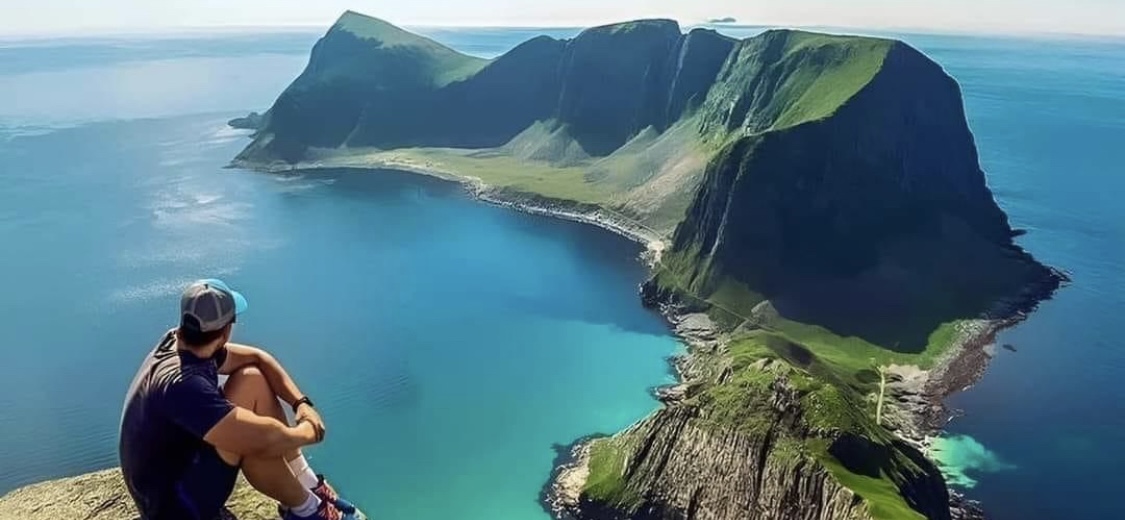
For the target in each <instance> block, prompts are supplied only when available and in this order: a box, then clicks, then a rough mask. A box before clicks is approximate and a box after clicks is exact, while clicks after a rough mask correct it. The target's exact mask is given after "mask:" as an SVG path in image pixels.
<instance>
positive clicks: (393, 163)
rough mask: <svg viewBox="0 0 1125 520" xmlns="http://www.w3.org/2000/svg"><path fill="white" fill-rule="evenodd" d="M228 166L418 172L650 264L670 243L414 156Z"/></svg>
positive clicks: (588, 210) (602, 215)
mask: <svg viewBox="0 0 1125 520" xmlns="http://www.w3.org/2000/svg"><path fill="white" fill-rule="evenodd" d="M228 168H236V169H243V170H251V171H256V172H260V173H273V174H286V173H290V174H292V173H298V172H301V171H316V170H331V169H354V170H371V171H378V170H393V171H400V172H406V173H414V174H417V175H425V176H427V177H433V178H436V179H441V180H444V181H448V182H454V183H457V184H460V185H461V186H462V187H463V188H464V189H465V191H466V193H468V194H469V196H470V197H472V198H473V199H475V200H479V201H481V202H485V203H488V204H492V205H494V206H501V207H505V208H509V209H513V210H516V211H520V212H523V213H528V214H532V215H541V216H546V217H551V218H557V219H561V220H569V221H571V222H579V223H582V224H588V225H591V226H595V227H599V228H602V229H605V230H607V231H610V232H612V233H615V234H617V235H620V236H623V237H625V238H627V239H629V240H632V241H634V242H637V243H638V244H641V245H642V246H644V247H645V252H644V253H643V256H644V260H645V262H646V263H647V264H649V265H650V266H651V265H652V264H654V263H655V262H657V261H659V259H660V254H661V253H662V252H663V251H664V249H665V248H666V247H667V246H668V243H667V241H666V240H667V239H666V237H664V236H663V235H662V234H661V233H659V232H658V231H656V230H654V229H651V228H649V227H647V226H645V225H644V224H641V223H640V222H636V221H634V220H631V219H629V218H627V217H624V216H622V215H619V214H615V213H613V212H611V211H609V210H607V209H605V208H602V207H600V206H596V205H593V204H583V203H580V202H574V201H568V200H562V199H552V198H547V197H542V196H538V195H534V194H529V193H522V192H515V191H511V190H505V189H500V188H496V187H493V186H490V185H488V184H486V183H485V182H484V181H482V180H481V179H480V178H477V177H473V176H469V175H461V174H458V173H455V172H452V171H447V170H442V169H439V168H436V167H434V165H432V164H418V163H416V162H414V161H410V160H393V159H384V160H377V161H371V160H370V159H369V158H366V157H362V156H343V157H339V158H335V159H331V160H320V161H302V162H299V163H293V164H290V163H279V162H275V163H268V164H263V163H257V162H252V161H245V160H239V159H235V160H234V161H231V163H230V165H229V166H228Z"/></svg>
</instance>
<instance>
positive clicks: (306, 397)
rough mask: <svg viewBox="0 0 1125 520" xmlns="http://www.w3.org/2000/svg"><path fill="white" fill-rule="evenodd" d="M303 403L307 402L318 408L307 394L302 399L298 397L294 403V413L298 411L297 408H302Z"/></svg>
mask: <svg viewBox="0 0 1125 520" xmlns="http://www.w3.org/2000/svg"><path fill="white" fill-rule="evenodd" d="M303 404H307V405H309V406H311V407H313V408H316V405H314V404H313V402H312V399H309V396H307V395H306V396H304V397H302V398H300V399H297V400H296V401H295V402H294V403H293V413H297V409H298V408H300V407H301V405H303Z"/></svg>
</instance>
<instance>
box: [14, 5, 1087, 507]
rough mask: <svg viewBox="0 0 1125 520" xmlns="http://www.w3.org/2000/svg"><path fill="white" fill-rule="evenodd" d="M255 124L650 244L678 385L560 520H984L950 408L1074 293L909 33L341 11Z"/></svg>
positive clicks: (298, 143) (554, 498) (309, 146)
mask: <svg viewBox="0 0 1125 520" xmlns="http://www.w3.org/2000/svg"><path fill="white" fill-rule="evenodd" d="M720 22H721V23H726V22H725V21H721V20H720V21H719V22H716V23H720ZM254 123H256V124H254V125H253V129H254V130H255V133H254V136H253V140H252V142H251V144H250V145H249V146H247V148H246V149H245V150H244V151H243V152H242V153H240V154H239V155H238V156H237V157H236V158H235V159H234V161H233V163H232V164H233V165H234V166H236V167H241V168H250V169H256V170H261V171H271V172H283V171H292V170H301V169H313V168H337V167H348V168H368V169H371V170H378V169H386V168H390V169H398V170H406V171H413V172H418V173H421V174H426V175H434V176H439V177H442V178H446V179H450V180H453V181H457V182H461V183H464V184H465V186H466V187H467V188H468V189H470V190H471V192H472V193H473V194H474V195H476V196H478V197H479V198H481V199H482V200H485V201H489V202H493V203H497V204H503V205H508V206H511V207H514V208H517V209H521V210H525V211H531V212H537V213H543V214H548V215H553V216H556V217H560V218H567V219H573V220H579V221H584V222H589V223H591V224H594V225H599V226H602V227H605V228H607V229H610V230H613V231H615V232H618V233H622V234H624V235H626V236H629V237H631V238H633V239H635V240H637V241H639V242H642V243H643V244H645V245H646V246H647V249H648V251H647V253H646V255H645V257H646V259H647V261H648V262H649V263H650V265H651V268H652V276H651V278H650V279H649V280H648V281H646V282H645V283H644V284H643V286H642V287H641V288H640V297H641V298H640V299H641V301H642V302H643V303H644V304H645V305H647V306H649V307H651V308H653V309H656V310H658V311H659V312H661V313H663V314H664V315H665V316H666V317H667V318H668V320H669V322H670V323H671V325H672V326H673V328H674V329H675V330H676V331H677V333H678V334H679V335H680V336H681V337H682V338H683V339H684V340H685V341H686V342H687V343H688V345H689V351H688V353H687V354H686V355H685V356H683V357H681V358H679V359H677V360H675V362H674V365H675V368H676V369H677V371H678V373H679V375H680V383H679V384H677V385H675V386H674V387H671V388H667V389H661V391H659V392H658V393H659V395H660V400H661V402H662V405H661V407H660V408H659V409H657V410H656V411H654V412H653V413H652V414H651V415H650V416H648V417H647V418H638V419H641V420H639V421H638V422H637V423H636V424H634V425H633V426H631V427H630V428H628V429H626V430H625V431H622V432H619V433H617V434H615V435H612V436H609V437H604V438H596V439H587V440H584V441H582V442H578V443H576V444H575V445H574V446H573V447H572V449H571V450H569V453H568V454H569V456H567V457H564V458H565V460H564V461H563V464H561V465H560V467H559V468H558V469H557V470H556V472H555V474H553V475H551V476H550V481H549V482H548V484H547V486H546V487H545V492H544V505H545V507H547V508H548V509H549V510H550V511H551V512H552V513H553V514H555V515H556V516H557V517H559V518H572V519H579V520H603V519H618V518H631V519H638V520H657V519H659V520H671V519H688V518H705V519H732V520H734V519H748V518H774V519H809V518H815V519H820V520H837V519H839V520H842V519H881V520H901V519H912V518H913V519H923V518H925V519H935V520H946V519H951V518H969V517H973V516H974V515H976V514H978V513H979V511H977V510H976V509H975V507H973V506H971V505H966V504H965V503H964V502H963V501H962V500H961V499H960V497H958V496H956V494H953V493H951V492H950V491H949V489H948V487H947V485H946V482H945V479H944V478H943V476H942V474H941V472H940V471H939V470H938V468H937V466H936V465H935V464H934V463H933V462H932V461H931V460H930V459H929V458H928V455H927V447H928V440H929V438H930V437H932V436H933V435H934V434H936V433H937V432H938V431H939V430H940V428H941V427H942V426H943V425H944V424H945V422H946V421H947V420H948V418H949V412H948V411H947V410H946V409H945V407H944V405H943V400H944V398H945V397H946V396H947V395H949V394H951V393H953V392H956V391H959V390H961V389H963V388H965V387H967V386H969V385H971V384H972V383H973V382H975V381H976V379H977V378H979V377H980V375H981V374H982V373H983V369H984V366H985V365H986V363H987V362H988V359H989V358H990V355H991V354H990V352H991V351H990V349H987V348H986V347H987V346H989V345H991V343H992V342H993V339H994V336H995V334H996V333H997V331H999V330H1001V329H1002V328H1004V327H1007V326H1010V325H1012V324H1014V323H1016V322H1018V321H1019V320H1020V319H1022V317H1023V316H1025V315H1026V313H1028V312H1030V311H1031V310H1033V309H1034V308H1035V306H1036V305H1037V304H1038V303H1039V302H1040V301H1042V300H1043V299H1045V298H1049V297H1050V296H1051V295H1052V294H1053V293H1054V291H1055V290H1056V289H1057V288H1058V287H1059V286H1060V284H1061V283H1063V282H1064V281H1065V280H1066V278H1065V276H1064V275H1063V274H1061V273H1059V272H1057V271H1056V270H1053V269H1051V268H1048V267H1046V266H1044V265H1042V264H1040V263H1039V262H1037V261H1036V260H1035V259H1034V258H1032V256H1031V255H1030V254H1028V253H1027V252H1025V251H1024V250H1023V249H1021V248H1020V247H1019V246H1018V245H1017V244H1016V243H1015V242H1014V240H1013V238H1014V237H1015V236H1016V235H1017V232H1016V231H1014V230H1013V229H1012V228H1011V226H1010V225H1009V223H1008V219H1007V216H1006V215H1005V214H1004V213H1003V211H1002V210H1001V209H1000V208H999V206H998V205H997V204H996V202H995V200H994V198H993V195H992V192H991V191H990V190H989V188H988V186H987V184H986V182H985V176H984V173H983V171H982V170H981V167H980V165H979V161H978V155H977V150H976V145H975V143H974V139H973V135H972V133H971V132H970V130H969V127H968V124H967V122H966V118H965V113H964V108H963V103H962V99H961V93H960V89H959V87H958V85H957V83H956V81H954V80H953V79H952V78H951V77H950V76H949V75H948V74H946V72H945V71H944V70H943V69H942V67H941V66H940V65H938V64H937V63H935V62H933V61H932V60H930V59H929V58H928V57H926V56H925V55H923V54H922V53H921V52H919V51H917V50H915V49H913V48H912V47H910V46H909V45H906V44H904V43H902V42H898V41H894V40H888V39H878V38H867V37H854V36H836V35H827V34H818V33H812V32H804V31H793V30H770V31H766V32H764V33H762V34H760V35H758V36H755V37H752V38H748V39H744V40H737V39H734V38H729V37H727V36H724V35H722V34H719V33H718V32H715V31H713V30H709V29H703V28H699V29H693V30H691V31H689V32H687V33H686V34H685V33H684V32H683V31H682V30H681V28H680V26H679V25H678V24H677V23H676V22H674V21H671V20H640V21H634V22H627V23H621V24H614V25H608V26H602V27H595V28H591V29H587V30H585V31H583V32H582V33H581V34H579V35H578V36H576V37H575V38H573V39H569V40H560V39H554V38H550V37H547V36H540V37H537V38H533V39H531V40H529V41H527V42H524V43H522V44H520V45H518V46H517V47H515V48H514V49H512V50H511V51H509V52H507V53H505V54H504V55H502V56H500V57H497V58H495V59H492V60H485V59H481V58H476V57H472V56H468V55H465V54H462V53H459V52H456V51H454V50H452V49H450V48H448V47H446V46H444V45H441V44H439V43H437V42H435V41H433V40H430V39H427V38H424V37H422V36H419V35H415V34H412V33H410V32H407V31H404V30H402V29H400V28H397V27H395V26H393V25H391V24H389V23H386V22H384V21H381V20H378V19H375V18H371V17H368V16H364V15H361V14H358V13H354V12H348V13H345V14H344V15H343V16H342V17H341V18H340V19H339V21H338V22H337V23H336V24H335V25H334V26H333V27H332V28H331V29H330V30H329V31H328V33H327V34H326V35H325V36H324V37H323V38H321V40H320V41H319V42H318V43H317V44H316V46H315V47H314V48H313V51H312V55H311V58H310V61H309V64H308V66H307V68H306V69H305V71H304V72H303V73H302V74H301V75H300V76H299V77H298V78H297V79H296V80H295V81H294V82H293V83H292V84H291V85H290V86H289V87H288V88H287V89H286V90H285V91H284V92H282V93H281V95H280V96H279V97H278V99H277V100H276V102H275V103H274V104H273V106H272V107H271V108H270V109H269V111H268V112H266V113H265V114H263V115H262V116H261V117H260V118H256V120H255V121H254ZM247 125H249V123H247ZM372 174H376V173H372ZM547 477H548V476H547V475H544V478H545V479H547ZM435 491H440V490H435ZM2 505H3V501H2V500H0V510H2Z"/></svg>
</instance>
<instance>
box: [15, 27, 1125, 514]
mask: <svg viewBox="0 0 1125 520" xmlns="http://www.w3.org/2000/svg"><path fill="white" fill-rule="evenodd" d="M754 31H755V30H753V29H748V30H742V31H736V32H738V33H739V34H740V35H744V34H749V33H752V32H754ZM431 32H432V33H433V34H434V35H435V36H436V37H438V38H439V39H442V40H443V41H447V42H449V43H450V44H451V45H454V46H455V47H458V48H461V49H465V50H467V51H470V52H473V53H476V54H479V55H483V56H493V55H496V54H498V53H500V52H502V51H503V50H504V49H506V48H508V47H510V46H512V45H514V44H515V43H517V42H518V41H519V40H520V39H522V38H524V37H526V36H527V35H528V32H529V31H526V30H520V31H511V30H472V31H468V30H440V31H431ZM531 32H535V31H531ZM573 32H574V31H573V30H558V31H554V33H555V34H557V35H563V36H565V35H568V34H573ZM316 37H317V35H316V34H313V33H289V34H280V35H278V34H272V35H244V36H237V37H234V36H229V35H228V36H224V37H214V38H201V37H193V38H178V39H172V40H114V39H103V40H98V41H89V40H71V41H56V40H51V41H39V42H35V43H34V44H33V45H30V46H29V44H27V43H7V44H0V100H4V101H2V102H0V175H2V176H3V183H2V184H0V243H2V244H4V246H3V247H4V253H3V254H0V283H3V285H4V286H5V288H6V289H7V291H6V292H5V298H4V305H3V311H4V312H2V313H0V328H2V329H3V330H4V331H5V335H6V338H5V339H7V340H8V341H7V347H6V348H7V349H8V350H7V352H6V356H5V360H4V363H2V364H0V409H3V410H5V417H15V418H18V419H17V420H6V421H5V425H4V428H3V429H2V430H0V432H2V433H0V439H2V440H3V444H4V449H2V450H0V492H3V491H5V490H8V489H11V488H13V487H15V486H17V485H20V484H22V483H26V482H32V481H36V480H41V479H43V478H48V477H54V476H61V475H67V474H73V473H77V472H81V471H87V470H91V469H96V468H101V467H108V466H110V465H112V464H113V463H114V461H115V457H116V455H115V453H114V446H115V436H116V422H117V417H118V414H119V412H120V405H121V403H120V400H121V396H122V394H123V393H124V390H125V385H126V384H127V381H128V379H129V377H130V376H131V375H132V373H133V371H134V369H135V367H136V364H137V362H138V359H139V356H140V355H142V352H143V351H144V350H145V349H147V348H148V345H149V344H150V343H151V342H152V341H153V340H154V338H155V336H156V335H157V334H158V333H159V332H160V331H161V330H163V327H166V326H168V325H169V324H170V322H171V321H172V320H174V315H175V310H174V305H175V293H176V291H177V289H178V286H179V284H181V283H183V282H184V281H186V280H187V279H189V278H193V277H197V276H202V275H219V276H223V277H225V278H227V279H229V280H230V281H231V282H232V283H236V284H237V285H240V286H242V287H243V288H244V289H245V291H246V293H247V295H248V296H249V297H250V299H251V305H252V311H251V314H250V315H248V316H247V318H246V319H245V320H244V321H243V322H242V323H240V326H239V331H238V334H239V339H242V340H244V341H248V342H257V343H260V344H263V345H265V346H267V347H269V348H271V349H272V350H274V351H275V352H276V353H278V355H279V356H280V357H281V358H282V360H283V361H286V362H287V364H288V365H290V366H291V367H292V368H293V371H294V372H295V373H296V375H297V378H298V381H300V382H301V383H302V384H303V385H304V386H305V387H306V388H307V389H308V391H309V392H310V393H311V394H312V395H313V396H314V397H316V398H317V401H318V404H319V405H320V406H321V407H322V408H323V409H324V410H325V413H326V418H327V419H328V421H329V427H330V428H331V432H330V435H331V437H330V441H329V442H328V443H327V444H325V445H324V446H321V447H318V448H315V449H314V450H312V453H311V455H312V459H313V462H314V465H315V466H317V467H319V468H321V469H323V470H325V471H327V472H329V473H330V474H332V475H333V476H334V477H335V478H336V480H337V481H339V482H340V483H341V484H342V486H343V487H344V488H345V489H346V490H347V491H349V492H350V493H351V494H353V495H355V496H357V497H358V498H360V499H361V500H362V501H364V502H365V503H367V504H369V507H370V508H371V509H373V510H375V511H378V512H380V513H384V514H385V515H386V517H387V518H417V519H428V518H433V519H443V520H444V519H449V518H457V519H475V518H479V519H490V520H491V519H498V520H506V519H525V518H528V519H534V518H543V517H544V515H543V514H542V513H541V511H540V510H539V507H538V505H537V504H536V496H537V493H538V491H539V488H540V486H541V484H542V483H543V480H544V478H545V476H546V474H547V472H548V471H549V469H550V465H551V459H552V458H553V456H554V451H553V450H552V444H554V443H565V442H569V441H570V440H572V439H573V438H575V437H578V436H580V435H584V434H588V433H591V432H595V431H611V430H615V429H617V428H619V427H621V426H623V425H625V424H628V423H629V422H631V421H632V420H634V419H636V418H638V417H640V416H642V415H643V414H644V413H645V412H646V411H647V410H649V409H651V408H652V407H653V406H655V403H654V402H653V401H652V400H651V399H650V398H649V396H648V393H647V388H648V387H649V386H651V385H654V384H659V383H661V382H664V381H666V380H667V377H668V376H667V374H666V365H665V363H664V361H663V357H664V356H667V355H668V354H670V353H672V352H674V351H675V350H676V349H677V348H678V347H677V346H676V343H675V342H674V341H673V340H672V339H671V338H669V337H668V336H667V334H666V333H665V329H664V328H663V326H662V325H661V323H660V321H659V319H657V318H656V317H655V316H653V315H651V314H649V313H647V312H646V311H644V310H643V309H641V308H640V306H639V305H638V304H637V299H636V297H635V284H636V283H637V282H638V281H640V280H641V279H642V278H643V276H644V271H643V269H642V267H641V266H640V265H639V264H638V263H637V262H636V261H635V260H634V259H635V256H636V254H637V252H638V248H637V246H635V245H632V244H630V243H628V242H625V241H623V240H622V239H619V238H616V237H613V236H611V235H609V234H607V233H604V232H601V231H599V230H594V229H589V228H586V227H582V226H578V225H574V224H570V223H563V222H554V221H550V220H545V219H541V218H534V217H530V216H526V215H520V214H517V213H512V212H508V211H504V210H501V209H498V208H493V207H489V206H485V205H481V204H478V203H475V202H472V201H470V200H467V199H465V198H464V197H463V196H461V195H460V192H459V191H458V190H457V189H456V188H455V187H452V186H449V185H446V184H442V183H439V182H436V181H432V180H428V179H423V178H418V177H414V176H405V175H401V174H392V173H384V174H369V173H357V172H346V171H340V172H328V173H324V174H318V175H305V176H300V177H285V178H279V177H271V176H264V175H257V174H250V173H245V172H237V171H230V170H222V169H221V166H222V165H223V164H225V162H226V161H227V160H228V159H229V157H231V156H232V155H233V154H234V153H235V152H236V151H237V150H238V149H239V148H240V147H241V145H242V144H243V143H244V140H243V139H244V138H243V137H242V136H241V135H240V134H239V133H237V132H233V131H229V130H226V129H224V128H223V124H222V122H223V121H224V120H225V119H226V118H228V117H232V116H234V115H241V113H244V112H245V111H248V110H251V109H258V110H261V109H262V108H264V106H265V105H267V104H268V102H269V101H270V100H272V98H273V96H275V95H276V94H277V93H278V92H280V90H281V89H282V88H284V86H285V85H286V84H287V83H288V82H289V81H290V80H291V79H292V77H293V76H295V75H296V73H297V72H299V71H300V69H301V67H302V66H303V65H304V62H305V59H306V56H307V52H308V50H309V48H310V47H311V45H312V43H313V42H314V41H315V39H316ZM904 37H905V38H906V39H907V40H908V41H910V42H911V43H913V44H915V45H916V46H918V47H919V48H921V49H922V50H924V51H926V52H928V53H930V54H931V55H932V56H934V57H935V58H936V59H937V60H938V61H939V62H941V63H942V64H943V65H945V66H946V67H947V69H948V70H949V71H950V72H951V73H952V74H953V75H954V76H955V77H957V79H958V80H959V81H960V82H961V83H962V87H963V90H964V92H965V99H966V106H967V109H968V114H969V118H970V123H971V125H972V127H973V130H974V131H975V133H976V135H977V139H978V143H979V145H980V148H981V160H982V163H983V164H984V167H985V169H986V171H987V172H988V175H989V177H988V178H989V183H990V184H991V186H992V187H993V189H994V191H995V192H996V194H997V197H998V199H999V202H1000V204H1001V206H1003V207H1004V209H1005V210H1006V211H1008V213H1009V214H1010V215H1011V217H1012V220H1013V223H1014V224H1015V225H1016V226H1017V227H1021V228H1025V229H1028V230H1029V231H1030V233H1029V234H1028V235H1026V236H1024V237H1022V238H1021V239H1020V240H1021V241H1022V243H1023V244H1024V245H1025V246H1026V247H1028V248H1029V249H1030V250H1031V251H1032V252H1033V253H1035V254H1036V255H1037V256H1038V257H1039V258H1041V259H1043V260H1044V261H1045V262H1048V263H1050V264H1052V265H1055V266H1058V267H1061V268H1064V269H1066V270H1068V271H1070V272H1071V273H1072V275H1073V277H1074V283H1073V284H1072V285H1070V286H1069V287H1067V288H1066V289H1064V290H1063V291H1061V292H1060V293H1059V295H1058V297H1057V298H1056V299H1055V300H1053V301H1051V302H1048V303H1046V304H1044V305H1043V307H1042V309H1040V311H1039V312H1037V313H1036V314H1034V315H1033V316H1032V317H1031V319H1029V320H1028V321H1027V322H1025V323H1024V324H1022V325H1020V326H1019V327H1017V328H1015V329H1013V330H1012V331H1010V332H1008V333H1006V334H1004V335H1003V336H1002V337H1001V339H1000V341H1001V342H1003V343H1011V344H1013V345H1015V347H1016V350H1017V351H1016V352H1011V351H1008V350H1004V349H998V353H997V359H996V361H995V362H994V363H993V365H992V366H991V367H990V369H989V372H988V375H987V376H986V377H985V379H984V380H983V381H982V382H981V383H980V384H978V385H977V386H976V387H975V388H973V389H972V390H970V391H968V392H966V393H964V394H961V395H959V396H956V397H955V398H954V399H953V404H954V405H955V406H957V407H959V408H962V409H964V411H965V414H966V415H965V416H964V417H961V418H959V419H957V420H956V421H955V422H953V423H952V424H951V426H950V435H949V436H948V437H947V439H946V441H943V447H944V448H945V451H944V452H943V455H942V458H943V459H944V460H945V462H946V463H947V465H948V466H949V469H950V471H951V475H952V476H953V477H955V479H954V481H955V483H956V484H957V485H958V486H959V487H961V488H962V489H963V490H964V491H966V492H967V493H968V494H969V496H971V497H973V498H978V499H981V500H984V501H985V504H986V506H987V508H988V510H989V512H990V514H991V515H992V517H993V518H998V519H1001V520H1026V519H1054V518H1074V519H1101V518H1121V517H1125V501H1123V500H1120V499H1119V497H1120V492H1119V491H1118V489H1119V488H1120V487H1121V486H1122V485H1123V484H1125V477H1122V476H1121V471H1120V470H1119V468H1120V467H1122V466H1123V465H1125V451H1123V450H1122V449H1121V448H1120V447H1121V446H1125V407H1123V406H1125V404H1123V403H1125V399H1123V398H1125V389H1123V387H1122V386H1121V385H1120V384H1119V383H1118V379H1119V377H1120V374H1121V372H1122V370H1123V369H1125V351H1123V350H1122V348H1121V343H1122V342H1121V340H1120V337H1119V335H1118V333H1117V328H1116V327H1114V325H1115V324H1116V322H1117V320H1119V316H1120V315H1121V314H1122V313H1123V312H1125V296H1122V295H1123V294H1125V276H1122V275H1121V274H1120V273H1121V272H1120V259H1121V258H1123V257H1125V218H1123V217H1125V214H1123V212H1125V210H1123V209H1122V208H1123V206H1122V205H1121V204H1120V202H1119V199H1120V194H1121V193H1123V192H1125V177H1123V176H1122V175H1121V172H1122V164H1125V147H1122V143H1125V68H1123V67H1121V66H1120V64H1121V63H1125V43H1123V42H1121V41H1116V42H1114V41H1097V40H1018V39H1000V38H982V37H965V36H959V37H952V36H932V35H905V36H904ZM295 287H301V288H303V289H302V290H301V294H302V295H303V296H302V297H301V298H292V297H291V296H289V295H291V294H293V292H294V288H295Z"/></svg>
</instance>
